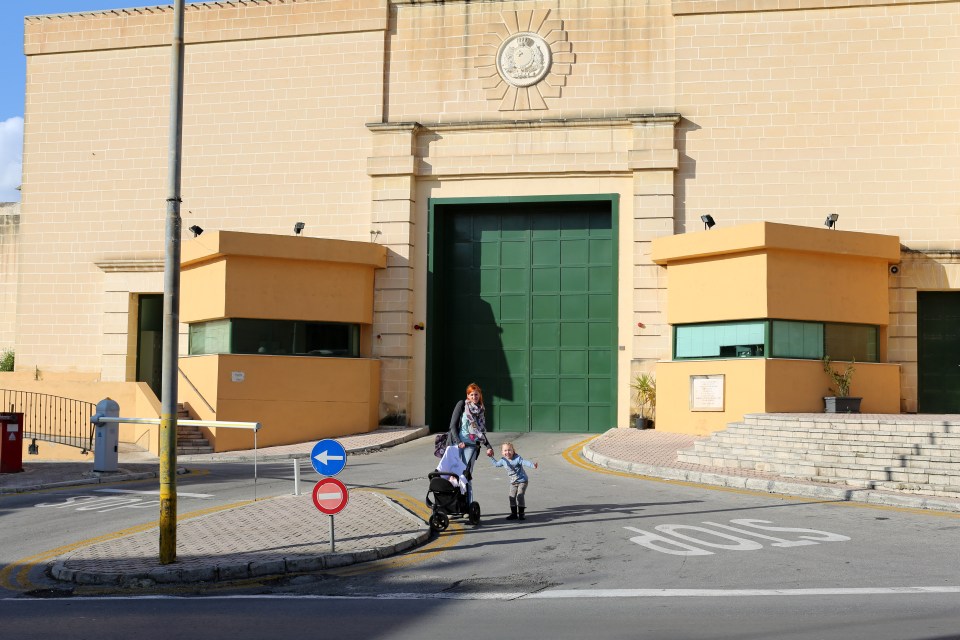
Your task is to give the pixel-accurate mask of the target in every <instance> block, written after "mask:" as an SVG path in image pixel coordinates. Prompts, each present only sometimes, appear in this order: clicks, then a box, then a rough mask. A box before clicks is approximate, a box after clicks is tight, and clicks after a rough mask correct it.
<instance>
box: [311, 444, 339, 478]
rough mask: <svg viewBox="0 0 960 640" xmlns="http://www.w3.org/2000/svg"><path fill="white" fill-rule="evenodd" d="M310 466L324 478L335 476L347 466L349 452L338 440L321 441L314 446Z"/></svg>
mask: <svg viewBox="0 0 960 640" xmlns="http://www.w3.org/2000/svg"><path fill="white" fill-rule="evenodd" d="M310 464H312V465H313V469H314V470H315V471H316V472H317V473H319V474H320V475H322V476H335V475H337V474H338V473H340V472H341V471H343V468H344V467H345V466H346V464H347V452H346V450H345V449H344V448H343V445H342V444H340V443H339V442H337V441H336V440H329V439H327V440H321V441H320V442H318V443H317V444H315V445H313V451H311V452H310Z"/></svg>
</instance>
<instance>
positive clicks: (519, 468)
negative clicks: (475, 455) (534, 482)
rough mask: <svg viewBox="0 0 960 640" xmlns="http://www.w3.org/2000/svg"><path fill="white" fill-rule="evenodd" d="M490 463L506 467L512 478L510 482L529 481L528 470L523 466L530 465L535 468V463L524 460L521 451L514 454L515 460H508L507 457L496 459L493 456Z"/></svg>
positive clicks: (529, 466)
mask: <svg viewBox="0 0 960 640" xmlns="http://www.w3.org/2000/svg"><path fill="white" fill-rule="evenodd" d="M490 464H492V465H493V466H495V467H506V469H507V475H508V476H509V478H510V484H520V483H521V482H529V478H527V472H526V471H524V470H523V468H524V467H528V468H530V469H533V463H532V462H530V461H529V460H524V459H523V458H522V457H521V456H520V454H519V453H518V454H516V455H514V456H513V460H507V459H506V458H500V459H499V460H494V459H493V458H490Z"/></svg>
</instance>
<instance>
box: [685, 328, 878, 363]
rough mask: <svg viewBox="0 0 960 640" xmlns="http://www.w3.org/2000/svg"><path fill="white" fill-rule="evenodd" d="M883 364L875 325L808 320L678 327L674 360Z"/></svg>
mask: <svg viewBox="0 0 960 640" xmlns="http://www.w3.org/2000/svg"><path fill="white" fill-rule="evenodd" d="M824 355H829V356H830V358H831V359H832V360H839V361H850V360H856V361H857V362H879V361H880V329H879V327H877V326H875V325H865V324H850V323H841V322H810V321H805V320H738V321H735V322H709V323H695V324H686V325H675V326H674V328H673V359H674V360H701V359H726V358H794V359H799V360H820V359H822V358H823V357H824Z"/></svg>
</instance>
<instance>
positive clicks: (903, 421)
mask: <svg viewBox="0 0 960 640" xmlns="http://www.w3.org/2000/svg"><path fill="white" fill-rule="evenodd" d="M742 422H743V423H744V424H748V425H764V426H770V427H791V426H793V427H801V428H803V429H811V428H825V429H834V430H853V431H878V430H885V431H894V432H900V433H908V432H921V433H953V434H957V433H960V421H958V420H957V419H956V416H954V415H950V416H932V415H918V414H904V415H900V416H884V417H882V418H878V417H876V416H873V417H870V415H869V414H867V415H861V414H842V415H841V414H834V415H831V414H823V413H809V414H769V413H750V414H747V415H745V416H744V417H743V421H742Z"/></svg>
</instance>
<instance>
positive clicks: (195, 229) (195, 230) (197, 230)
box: [190, 224, 203, 238]
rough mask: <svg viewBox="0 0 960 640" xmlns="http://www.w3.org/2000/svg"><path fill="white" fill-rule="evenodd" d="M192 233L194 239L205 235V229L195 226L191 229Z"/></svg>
mask: <svg viewBox="0 0 960 640" xmlns="http://www.w3.org/2000/svg"><path fill="white" fill-rule="evenodd" d="M190 231H191V232H192V233H193V237H194V238H196V237H197V236H198V235H200V234H201V233H203V227H201V226H200V225H197V224H195V225H193V226H192V227H190Z"/></svg>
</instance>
